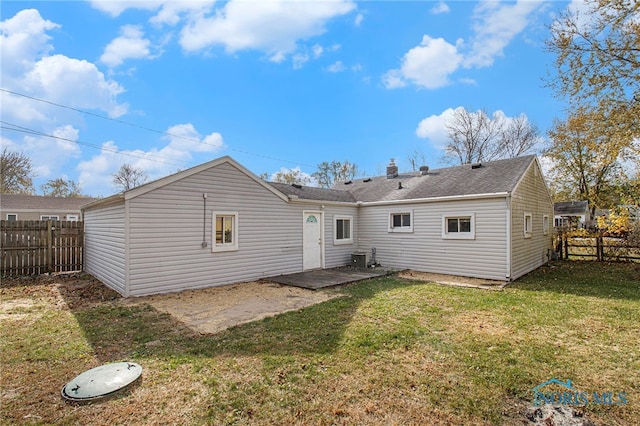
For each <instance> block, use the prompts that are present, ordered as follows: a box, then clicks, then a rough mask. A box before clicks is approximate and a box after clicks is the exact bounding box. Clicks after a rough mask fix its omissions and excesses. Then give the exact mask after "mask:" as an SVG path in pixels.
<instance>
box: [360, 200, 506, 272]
mask: <svg viewBox="0 0 640 426" xmlns="http://www.w3.org/2000/svg"><path fill="white" fill-rule="evenodd" d="M398 210H405V211H407V210H412V211H413V232H412V233H391V232H388V222H389V214H390V212H391V211H398ZM471 213H473V214H474V215H475V239H473V240H452V239H443V237H442V217H443V215H466V214H471ZM506 219H507V213H506V199H505V198H495V199H483V200H460V201H443V202H432V203H416V204H407V205H403V206H389V207H387V206H366V207H364V208H362V209H361V211H360V224H359V231H360V234H359V235H360V239H359V248H360V250H362V251H367V252H370V251H371V248H372V247H375V248H376V260H377V261H378V262H380V264H381V265H382V266H390V267H394V268H403V269H413V270H416V271H422V272H432V273H441V274H452V275H461V276H469V277H478V278H486V279H496V280H505V279H506V276H507V275H508V265H507V247H506V241H507V226H506V223H507V222H506Z"/></svg>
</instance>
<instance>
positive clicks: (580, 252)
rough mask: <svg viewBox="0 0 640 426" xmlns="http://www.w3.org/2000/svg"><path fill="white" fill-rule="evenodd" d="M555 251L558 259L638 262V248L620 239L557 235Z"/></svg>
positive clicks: (597, 236) (639, 259) (639, 256)
mask: <svg viewBox="0 0 640 426" xmlns="http://www.w3.org/2000/svg"><path fill="white" fill-rule="evenodd" d="M555 250H556V253H557V254H558V255H559V257H560V259H566V260H570V259H574V260H597V261H627V262H640V247H638V246H633V245H630V244H628V242H627V241H626V240H624V239H622V238H613V237H605V236H602V235H588V236H570V235H567V234H559V235H557V236H556V239H555Z"/></svg>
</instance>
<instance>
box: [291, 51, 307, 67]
mask: <svg viewBox="0 0 640 426" xmlns="http://www.w3.org/2000/svg"><path fill="white" fill-rule="evenodd" d="M292 60H293V69H294V70H298V69H300V68H302V67H303V66H304V64H306V63H307V62H309V55H307V54H306V53H296V54H295V55H293V58H292Z"/></svg>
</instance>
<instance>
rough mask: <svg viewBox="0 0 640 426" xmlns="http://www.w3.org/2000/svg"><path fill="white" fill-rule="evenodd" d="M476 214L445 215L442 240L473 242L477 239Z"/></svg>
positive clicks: (443, 217)
mask: <svg viewBox="0 0 640 426" xmlns="http://www.w3.org/2000/svg"><path fill="white" fill-rule="evenodd" d="M475 221H476V217H475V214H474V213H464V214H450V215H449V214H445V215H443V216H442V238H444V239H455V240H473V239H475V238H476V225H475Z"/></svg>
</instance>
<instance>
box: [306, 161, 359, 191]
mask: <svg viewBox="0 0 640 426" xmlns="http://www.w3.org/2000/svg"><path fill="white" fill-rule="evenodd" d="M357 174H358V166H356V165H355V164H353V163H350V162H349V161H344V162H340V161H331V162H327V161H323V162H322V163H320V164H318V170H317V171H316V172H314V173H312V174H311V177H313V178H315V179H316V180H317V181H318V185H319V186H320V187H322V188H330V187H332V186H333V184H334V183H336V182H340V181H347V180H350V179H352V178H354V177H355V176H356V175H357Z"/></svg>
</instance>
